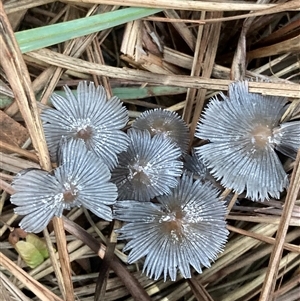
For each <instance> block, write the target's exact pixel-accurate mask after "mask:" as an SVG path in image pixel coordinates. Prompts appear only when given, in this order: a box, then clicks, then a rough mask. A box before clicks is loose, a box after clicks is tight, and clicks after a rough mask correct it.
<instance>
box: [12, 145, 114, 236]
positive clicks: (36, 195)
mask: <svg viewBox="0 0 300 301" xmlns="http://www.w3.org/2000/svg"><path fill="white" fill-rule="evenodd" d="M60 147H61V151H60V155H59V162H60V163H61V165H60V166H59V167H58V168H56V169H55V170H54V171H53V174H51V173H49V172H46V171H44V170H39V169H35V170H29V171H27V172H22V173H20V174H19V175H17V176H16V178H15V179H14V181H13V183H12V186H13V188H14V189H15V191H16V192H15V194H13V195H12V196H11V202H12V203H13V204H15V205H16V206H17V207H16V208H15V209H14V211H15V213H16V214H19V215H24V216H25V217H24V218H23V219H22V221H21V223H20V227H21V228H22V229H24V230H25V231H26V232H36V233H37V232H40V231H42V230H43V229H44V228H45V227H46V226H47V224H48V223H49V221H50V220H51V219H52V218H53V217H54V216H58V217H60V216H62V213H63V210H64V209H71V208H73V207H80V206H84V207H85V208H87V209H89V210H90V211H92V212H93V213H94V214H96V215H97V216H98V217H100V218H103V219H105V220H108V221H110V220H112V210H111V208H110V207H109V206H110V205H113V204H114V203H115V202H116V199H117V187H116V186H115V184H113V183H110V182H109V181H110V177H111V174H110V171H109V169H108V167H107V166H106V165H105V164H104V163H103V161H102V160H101V159H99V158H98V157H97V156H96V155H95V154H93V153H92V152H90V151H88V150H87V148H86V147H85V145H84V142H83V141H82V140H70V141H66V140H64V141H63V142H62V143H61V146H60Z"/></svg>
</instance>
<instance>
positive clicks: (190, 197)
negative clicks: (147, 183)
mask: <svg viewBox="0 0 300 301" xmlns="http://www.w3.org/2000/svg"><path fill="white" fill-rule="evenodd" d="M218 193H219V192H218V190H217V189H215V188H214V187H213V186H212V185H211V184H209V183H204V184H203V183H202V182H201V181H200V180H197V181H195V182H194V181H193V177H192V176H188V175H187V174H183V176H182V178H181V179H180V181H179V184H178V186H177V187H176V188H174V189H172V192H171V194H169V195H166V196H160V197H157V200H158V202H159V203H158V204H153V203H151V202H144V203H143V202H137V201H120V202H117V203H116V205H115V206H114V214H115V217H116V219H119V220H121V221H125V222H126V224H125V225H124V226H123V227H122V228H121V229H119V230H117V232H118V233H119V237H118V238H119V239H125V240H129V242H128V243H127V244H126V246H125V248H124V251H130V252H129V256H128V262H129V263H133V262H135V261H137V260H138V259H140V258H142V257H144V256H146V259H145V262H144V268H143V271H144V272H146V274H147V276H149V277H150V278H154V279H155V280H156V279H158V278H159V277H160V276H161V275H163V276H164V280H165V281H166V279H167V277H168V276H169V277H170V278H171V280H172V281H175V280H176V276H177V271H180V273H181V275H182V276H183V277H184V278H190V277H191V266H192V267H194V269H195V270H196V271H197V272H198V273H201V272H202V268H203V266H205V267H209V266H210V263H211V261H212V260H215V259H216V258H217V256H218V254H219V253H220V252H221V251H222V250H223V248H224V245H225V243H226V241H227V236H228V231H227V229H226V222H225V214H226V206H225V205H224V203H223V202H221V201H220V200H219V199H218Z"/></svg>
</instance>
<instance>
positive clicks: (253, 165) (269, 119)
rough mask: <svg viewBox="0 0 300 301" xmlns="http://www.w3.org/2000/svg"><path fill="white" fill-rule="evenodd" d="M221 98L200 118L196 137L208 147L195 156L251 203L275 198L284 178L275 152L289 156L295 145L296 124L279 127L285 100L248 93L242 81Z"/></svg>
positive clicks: (299, 142)
mask: <svg viewBox="0 0 300 301" xmlns="http://www.w3.org/2000/svg"><path fill="white" fill-rule="evenodd" d="M221 97H222V99H223V101H220V100H218V99H217V98H213V99H212V100H211V101H210V102H209V104H208V106H207V108H206V110H205V112H204V114H203V115H202V117H201V118H200V122H199V123H198V126H197V130H196V134H195V136H196V137H198V138H201V139H206V140H209V141H210V143H208V144H206V145H204V146H201V147H199V148H197V149H196V153H197V154H198V155H199V156H200V158H201V159H202V160H203V161H204V163H205V164H206V165H207V166H208V168H211V173H212V174H213V175H214V176H215V177H216V178H217V179H218V180H221V184H222V185H224V186H225V187H227V188H231V189H233V190H234V191H236V192H238V193H242V192H243V191H244V190H246V193H247V195H246V196H247V197H249V198H250V199H252V200H254V201H263V200H265V199H269V198H270V197H274V198H279V197H280V192H281V191H283V189H284V188H286V187H287V186H288V178H287V174H286V173H285V171H284V169H283V166H282V163H281V161H280V160H279V158H278V155H277V153H276V152H275V149H278V150H279V151H282V152H283V153H285V154H289V155H291V154H293V153H295V149H296V148H299V146H300V139H299V137H300V133H299V132H300V127H299V122H290V123H284V124H280V119H281V117H282V115H283V114H284V112H285V110H286V103H287V101H286V99H284V98H282V97H275V96H262V95H260V94H255V93H249V92H248V83H247V82H246V81H245V82H237V83H233V84H232V85H231V86H230V88H229V97H227V96H225V95H224V94H221ZM289 129H290V130H289Z"/></svg>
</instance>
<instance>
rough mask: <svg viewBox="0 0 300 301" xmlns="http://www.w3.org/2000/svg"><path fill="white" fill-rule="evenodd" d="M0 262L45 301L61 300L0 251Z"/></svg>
mask: <svg viewBox="0 0 300 301" xmlns="http://www.w3.org/2000/svg"><path fill="white" fill-rule="evenodd" d="M0 262H1V265H3V266H4V267H5V268H6V269H7V270H8V271H10V272H11V273H12V274H13V275H14V276H15V277H17V279H18V280H19V281H21V282H22V283H23V284H25V285H26V286H27V287H28V288H29V289H30V290H31V291H32V292H33V293H34V294H35V295H36V296H37V297H39V298H40V299H41V300H45V301H62V299H61V298H59V297H57V296H56V295H55V294H53V293H52V292H51V291H49V290H48V289H47V288H45V287H44V286H43V285H42V284H40V283H39V282H38V281H36V280H35V279H33V278H32V277H31V276H29V275H28V274H27V273H26V272H25V271H24V270H22V269H21V268H20V267H18V266H17V265H16V264H15V263H13V262H12V261H11V260H9V259H8V258H7V257H6V256H5V255H3V254H2V253H0Z"/></svg>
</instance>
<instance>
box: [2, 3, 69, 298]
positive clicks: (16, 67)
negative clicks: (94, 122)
mask: <svg viewBox="0 0 300 301" xmlns="http://www.w3.org/2000/svg"><path fill="white" fill-rule="evenodd" d="M0 17H1V36H0V55H1V57H2V66H3V68H4V70H5V71H6V75H7V78H8V80H9V82H10V85H11V87H12V90H13V92H14V95H15V99H16V101H17V102H18V107H19V109H20V112H21V114H22V117H23V118H24V120H25V123H26V125H27V129H28V131H29V134H30V137H31V140H32V143H33V146H34V148H35V149H36V150H37V154H38V157H39V162H40V165H41V167H42V168H43V169H45V170H48V171H49V170H51V169H52V167H51V163H50V158H49V154H48V148H47V145H46V142H45V137H44V132H43V128H42V123H41V120H40V117H39V114H38V108H37V105H36V99H35V95H34V93H33V90H32V87H31V80H30V77H29V73H28V71H27V67H26V65H25V63H24V60H23V57H22V55H21V52H20V49H19V47H18V44H17V42H16V39H15V37H14V33H13V30H12V28H11V26H10V23H9V21H8V18H7V16H6V13H5V11H4V8H3V5H2V3H1V4H0ZM53 222H54V226H55V231H56V234H57V235H58V237H59V238H60V239H59V240H58V241H57V242H58V251H59V254H60V261H61V267H62V273H63V277H64V281H61V283H62V284H64V287H65V289H64V291H66V292H67V293H68V295H67V300H73V296H74V294H73V293H72V290H73V284H72V281H71V270H70V263H69V261H68V258H69V257H68V252H67V249H66V245H65V234H64V230H63V227H62V224H61V221H59V219H58V218H56V217H55V218H54V220H53ZM48 248H49V249H50V248H51V245H50V246H48ZM52 259H53V261H56V258H55V257H54V258H52ZM55 266H58V265H57V264H56V265H55ZM56 274H57V275H58V277H59V278H61V277H60V276H59V275H60V272H59V269H57V270H56Z"/></svg>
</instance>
